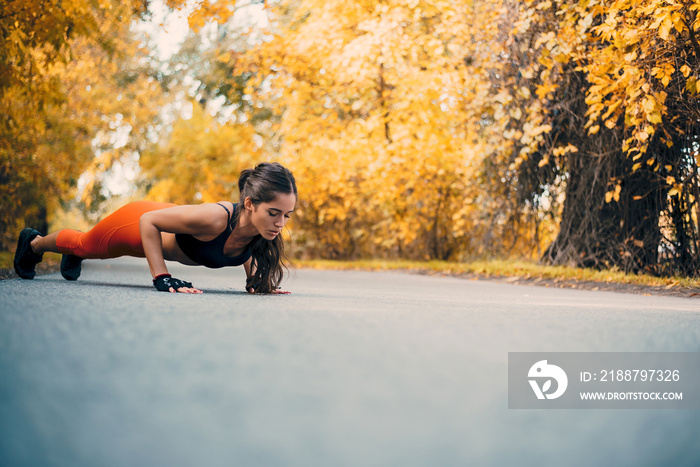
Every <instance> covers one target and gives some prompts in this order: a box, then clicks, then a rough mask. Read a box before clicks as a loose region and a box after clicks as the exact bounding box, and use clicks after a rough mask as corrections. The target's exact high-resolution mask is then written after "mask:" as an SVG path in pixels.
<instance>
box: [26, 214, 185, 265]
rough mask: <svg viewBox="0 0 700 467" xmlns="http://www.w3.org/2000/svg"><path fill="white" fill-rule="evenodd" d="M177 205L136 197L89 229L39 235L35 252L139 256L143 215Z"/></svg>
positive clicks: (143, 255) (34, 241)
mask: <svg viewBox="0 0 700 467" xmlns="http://www.w3.org/2000/svg"><path fill="white" fill-rule="evenodd" d="M171 206H175V205H174V204H171V203H157V202H154V201H136V202H133V203H129V204H127V205H126V206H123V207H121V208H119V209H118V210H116V211H115V212H114V213H112V214H110V215H109V216H107V217H105V218H104V219H103V220H101V221H100V222H99V223H98V224H97V225H95V226H94V227H93V228H92V229H90V230H89V231H88V232H80V231H78V230H72V229H64V230H59V231H58V232H54V233H52V234H50V235H47V236H46V237H41V236H37V237H36V238H35V239H34V240H32V242H31V247H32V250H33V252H34V253H35V254H37V255H41V254H43V253H44V252H46V251H54V252H57V253H63V254H66V255H74V256H77V257H79V258H89V259H94V258H99V259H107V258H116V257H118V256H136V257H140V258H143V257H145V254H144V252H143V245H142V244H141V232H140V231H139V219H140V218H141V216H142V215H143V214H145V213H147V212H150V211H156V210H159V209H164V208H168V207H171Z"/></svg>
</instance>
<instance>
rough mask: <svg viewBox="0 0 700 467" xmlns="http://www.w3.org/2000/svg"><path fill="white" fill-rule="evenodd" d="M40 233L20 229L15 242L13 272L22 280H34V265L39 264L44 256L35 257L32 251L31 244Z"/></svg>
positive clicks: (28, 229)
mask: <svg viewBox="0 0 700 467" xmlns="http://www.w3.org/2000/svg"><path fill="white" fill-rule="evenodd" d="M37 235H40V233H39V232H38V231H36V230H34V229H30V228H26V229H22V231H21V232H20V233H19V239H18V240H17V249H16V250H15V261H14V266H15V272H16V273H17V275H18V276H19V277H21V278H22V279H34V276H35V275H36V271H35V270H34V269H35V268H36V265H37V264H38V263H41V260H42V259H43V257H44V255H37V254H36V253H34V251H33V250H32V245H31V242H32V240H34V239H35V238H36V237H37Z"/></svg>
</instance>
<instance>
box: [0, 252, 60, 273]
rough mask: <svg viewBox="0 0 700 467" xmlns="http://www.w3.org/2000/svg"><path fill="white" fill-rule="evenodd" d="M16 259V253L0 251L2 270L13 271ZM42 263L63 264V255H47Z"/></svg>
mask: <svg viewBox="0 0 700 467" xmlns="http://www.w3.org/2000/svg"><path fill="white" fill-rule="evenodd" d="M14 258H15V253H14V252H10V251H0V269H12V261H13V260H14ZM42 263H46V264H49V265H58V264H61V255H60V254H59V253H45V254H44V260H43V261H42Z"/></svg>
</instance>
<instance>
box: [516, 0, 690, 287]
mask: <svg viewBox="0 0 700 467" xmlns="http://www.w3.org/2000/svg"><path fill="white" fill-rule="evenodd" d="M698 9H700V3H698V2H694V1H686V2H668V3H667V2H661V1H653V0H648V1H644V2H626V1H615V2H612V4H609V2H607V3H605V4H603V3H602V2H596V1H569V2H561V3H560V4H558V5H556V7H555V5H554V4H553V3H552V2H549V1H529V2H526V8H524V10H523V13H522V16H521V20H520V22H519V24H518V27H517V28H516V31H515V32H516V34H515V35H514V37H515V38H516V40H517V41H518V42H521V43H528V42H529V44H531V45H532V44H534V46H535V48H536V49H537V53H536V57H537V62H535V63H532V64H530V67H529V68H528V69H527V74H528V76H529V77H530V78H528V81H529V83H530V87H531V88H535V89H536V93H537V103H536V105H534V106H533V107H531V108H530V111H529V112H528V114H527V119H526V121H527V122H528V123H530V126H529V127H528V129H529V130H530V131H529V136H528V131H525V134H526V135H525V138H521V139H520V141H519V143H520V151H519V155H518V157H517V158H516V159H515V160H514V164H515V165H516V166H517V167H519V168H521V169H523V170H522V171H521V176H523V177H525V178H527V177H535V178H536V177H538V176H539V174H541V172H542V168H544V170H546V171H548V172H549V173H552V174H561V175H562V178H560V180H561V182H562V183H565V186H566V188H565V193H566V200H565V203H564V209H563V213H562V219H561V224H560V230H559V234H558V236H557V238H556V240H555V242H554V243H553V244H552V245H551V246H550V248H549V249H548V250H547V252H546V254H545V258H546V259H547V260H548V261H550V262H553V263H555V264H567V263H573V264H577V265H583V266H596V267H601V266H618V267H621V268H623V269H624V270H626V271H641V270H646V271H649V272H654V273H661V272H666V273H682V274H696V273H697V271H698V262H697V259H696V257H697V252H698V241H697V238H698V215H697V195H696V193H697V187H698V179H697V144H698V143H697V136H696V135H697V125H698V123H697V122H698V118H697V116H698V110H697V109H698V105H697V104H698V97H697V87H696V84H695V83H696V76H697V70H698V69H699V65H700V62H698V58H699V57H698V55H697V51H698V50H700V49H698V48H697V47H696V45H695V44H697V39H696V34H697V31H698V29H700V24H698V22H697V21H696V12H697V10H698ZM692 70H696V71H695V72H693V71H692ZM532 122H541V123H542V124H540V125H539V126H536V127H535V130H533V125H532ZM535 125H537V124H535ZM523 128H524V126H523ZM535 133H536V134H535ZM566 148H569V149H568V150H567V149H566ZM551 165H554V166H555V170H550V169H549V168H548V167H549V166H551ZM547 181H548V182H549V183H552V182H553V180H552V179H551V178H549V179H548V180H547Z"/></svg>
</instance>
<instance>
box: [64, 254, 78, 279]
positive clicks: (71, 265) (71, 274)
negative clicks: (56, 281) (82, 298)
mask: <svg viewBox="0 0 700 467" xmlns="http://www.w3.org/2000/svg"><path fill="white" fill-rule="evenodd" d="M82 262H83V258H81V257H80V256H75V255H63V257H62V258H61V275H62V276H63V278H64V279H65V280H67V281H74V280H78V277H80V269H81V263H82Z"/></svg>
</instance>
